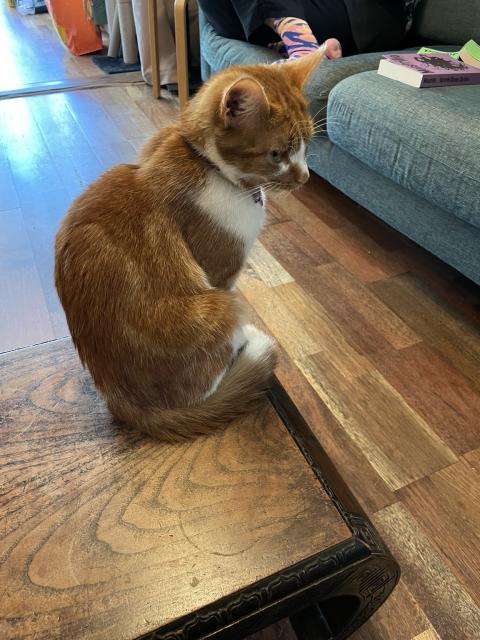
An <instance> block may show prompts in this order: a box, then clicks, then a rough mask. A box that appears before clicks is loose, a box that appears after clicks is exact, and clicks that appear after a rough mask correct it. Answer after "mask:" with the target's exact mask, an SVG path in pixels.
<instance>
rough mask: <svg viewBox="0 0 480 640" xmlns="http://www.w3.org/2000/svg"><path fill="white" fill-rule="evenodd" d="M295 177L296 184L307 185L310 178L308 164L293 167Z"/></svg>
mask: <svg viewBox="0 0 480 640" xmlns="http://www.w3.org/2000/svg"><path fill="white" fill-rule="evenodd" d="M293 177H294V178H295V182H298V183H299V184H305V183H306V182H307V181H308V179H309V178H310V173H309V171H308V167H307V165H306V164H303V165H301V164H297V165H295V166H294V167H293Z"/></svg>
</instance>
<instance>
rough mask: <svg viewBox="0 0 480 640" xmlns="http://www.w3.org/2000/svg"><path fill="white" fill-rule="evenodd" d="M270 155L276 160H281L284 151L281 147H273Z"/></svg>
mask: <svg viewBox="0 0 480 640" xmlns="http://www.w3.org/2000/svg"><path fill="white" fill-rule="evenodd" d="M270 157H271V159H272V160H273V161H274V162H280V160H281V159H282V152H281V151H279V149H273V151H270Z"/></svg>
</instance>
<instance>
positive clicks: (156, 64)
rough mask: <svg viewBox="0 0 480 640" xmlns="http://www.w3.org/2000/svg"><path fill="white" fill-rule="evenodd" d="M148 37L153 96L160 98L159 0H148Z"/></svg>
mask: <svg viewBox="0 0 480 640" xmlns="http://www.w3.org/2000/svg"><path fill="white" fill-rule="evenodd" d="M148 35H149V42H150V60H151V63H152V94H153V97H154V98H159V97H160V58H159V50H158V14H157V0H148Z"/></svg>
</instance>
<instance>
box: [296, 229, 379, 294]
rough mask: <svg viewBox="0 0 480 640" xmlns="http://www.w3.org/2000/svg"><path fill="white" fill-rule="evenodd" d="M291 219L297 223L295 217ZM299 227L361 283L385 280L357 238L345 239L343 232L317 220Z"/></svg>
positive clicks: (372, 257) (374, 259)
mask: <svg viewBox="0 0 480 640" xmlns="http://www.w3.org/2000/svg"><path fill="white" fill-rule="evenodd" d="M293 219H294V220H295V222H296V221H297V219H296V217H294V218H293ZM301 226H302V228H303V229H304V230H305V231H306V232H307V233H308V234H309V235H310V236H312V238H314V240H316V241H317V242H318V243H319V244H321V245H322V247H323V248H324V249H325V251H327V252H328V253H329V254H330V255H331V256H333V257H334V258H335V259H336V260H337V261H338V262H339V263H340V264H342V265H343V266H344V267H345V269H347V270H348V271H349V272H350V273H351V274H352V275H353V276H355V277H356V278H358V279H359V280H360V281H361V282H375V281H378V280H380V281H381V280H384V279H385V278H386V276H387V274H386V273H385V271H383V269H382V268H381V267H380V266H379V265H378V261H377V259H376V257H375V256H372V255H371V254H369V253H366V252H365V251H364V250H363V249H362V246H361V244H360V243H359V242H358V239H357V238H348V237H346V236H345V235H344V233H343V231H339V230H338V229H332V228H330V227H329V226H328V225H327V224H326V223H325V222H323V221H322V220H320V219H319V218H317V219H316V220H314V221H312V222H307V223H304V224H301Z"/></svg>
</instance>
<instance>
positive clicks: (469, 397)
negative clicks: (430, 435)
mask: <svg viewBox="0 0 480 640" xmlns="http://www.w3.org/2000/svg"><path fill="white" fill-rule="evenodd" d="M371 359H372V361H373V362H374V363H375V366H376V367H377V369H378V370H379V371H380V372H381V374H382V375H383V376H384V377H385V378H386V379H387V380H388V381H389V382H390V384H391V385H392V386H393V387H395V388H396V389H397V390H398V392H399V393H401V395H402V396H403V397H404V398H405V400H406V402H408V404H409V405H410V406H411V407H412V408H413V409H414V410H415V411H416V413H418V414H419V415H421V416H422V418H423V419H424V420H425V422H427V423H428V424H429V425H430V426H431V427H432V429H433V430H434V431H435V432H436V433H437V434H438V435H439V436H440V437H441V438H442V439H443V440H444V441H445V443H446V444H447V445H448V446H449V447H450V448H451V449H452V450H453V451H455V452H456V453H457V454H461V453H465V452H467V451H470V450H471V449H474V448H476V447H480V420H479V416H480V395H479V394H478V393H477V392H476V391H475V390H474V389H473V388H472V386H471V384H470V383H469V381H468V380H467V379H466V378H465V377H464V376H463V375H461V373H460V372H459V371H458V370H457V369H455V367H453V366H452V365H451V364H449V363H448V362H447V361H446V360H445V359H443V358H442V357H440V356H439V355H438V354H437V353H435V351H433V349H431V348H430V347H428V346H427V345H425V344H424V343H419V344H416V345H412V346H411V347H408V348H406V349H402V350H401V351H387V352H382V353H376V354H373V355H372V356H371Z"/></svg>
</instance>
